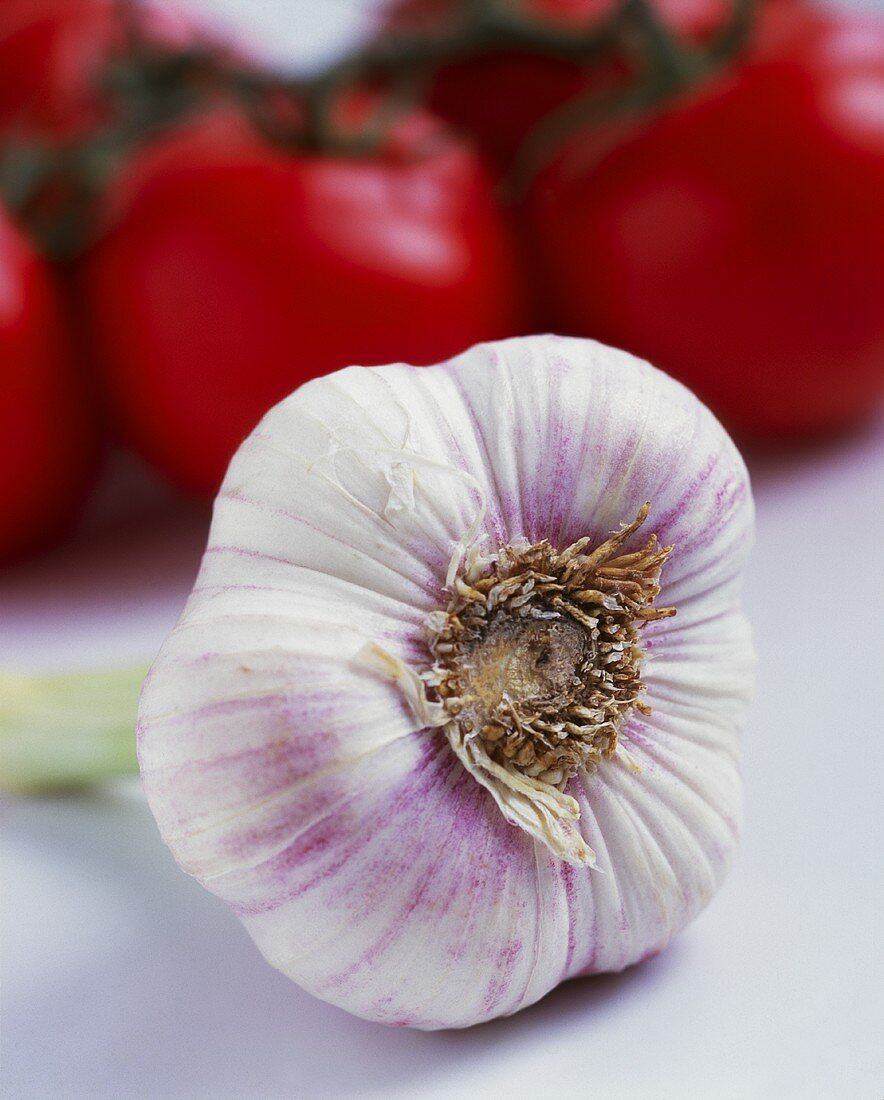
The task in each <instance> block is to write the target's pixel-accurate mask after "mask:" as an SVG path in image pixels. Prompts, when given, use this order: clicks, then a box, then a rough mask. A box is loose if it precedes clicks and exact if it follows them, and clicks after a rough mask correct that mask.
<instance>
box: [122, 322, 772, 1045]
mask: <svg viewBox="0 0 884 1100" xmlns="http://www.w3.org/2000/svg"><path fill="white" fill-rule="evenodd" d="M752 516H753V512H752V502H751V496H750V492H749V485H748V479H747V475H746V470H745V467H744V465H743V463H742V461H741V459H740V457H739V455H738V453H737V451H736V449H735V448H734V446H733V444H732V443H731V441H730V440H729V438H728V437H727V435H726V434H725V432H724V431H723V429H722V428H721V427H720V425H719V424H718V423H717V421H716V420H715V419H714V417H713V416H712V415H711V414H710V413H709V412H708V411H707V410H706V409H705V408H704V407H703V406H702V405H701V404H700V403H699V402H698V401H697V400H696V399H695V398H694V397H693V396H692V395H691V394H690V393H689V392H688V391H687V390H686V389H684V388H683V387H682V386H681V385H679V384H678V383H676V382H674V381H673V380H672V379H670V378H668V377H667V376H666V375H664V374H662V373H660V372H659V371H657V370H655V369H654V368H653V367H651V366H649V365H648V364H646V363H642V362H640V361H638V360H636V359H634V358H632V357H631V356H629V355H627V354H625V353H623V352H619V351H615V350H612V349H610V348H606V347H603V346H601V345H599V344H596V343H593V342H591V341H586V340H574V339H565V338H559V337H552V336H545V337H530V338H524V339H513V340H507V341H503V342H500V343H496V344H487V345H483V346H480V347H477V348H474V349H472V350H471V351H468V352H466V353H465V354H463V355H461V356H459V357H457V358H455V359H453V360H451V361H450V362H447V363H443V364H441V365H439V366H435V367H422V368H414V367H409V366H405V365H402V364H398V365H393V366H386V367H370V368H361V367H351V368H348V369H347V370H343V371H339V372H337V373H336V374H333V375H330V376H327V377H324V378H320V379H318V380H315V381H312V382H309V383H308V384H306V385H305V386H303V387H302V388H301V389H299V390H298V391H297V392H296V393H295V394H293V395H292V396H291V397H289V398H288V399H287V400H285V401H283V402H282V403H281V404H279V405H278V406H276V408H274V409H272V410H271V411H270V412H269V413H268V414H267V416H266V417H265V418H264V420H263V421H262V422H261V424H260V425H259V426H258V428H257V429H256V430H255V432H254V433H253V434H252V435H251V436H250V438H249V439H247V440H246V442H245V443H244V444H243V446H242V447H241V449H240V451H239V452H238V454H237V455H236V457H235V458H234V460H233V462H232V464H231V466H230V470H229V472H228V474H227V477H226V480H225V482H224V485H223V487H222V490H221V493H220V495H219V497H218V500H217V502H216V506H215V514H214V520H213V523H212V530H211V535H210V538H209V545H208V549H207V550H206V553H205V557H204V559H203V564H202V568H201V571H200V574H199V578H198V581H197V584H196V588H195V589H194V591H193V594H192V596H191V598H190V600H189V602H188V604H187V607H186V609H185V611H184V614H183V616H182V618H181V620H180V622H179V623H178V625H177V627H176V628H175V630H174V631H173V632H172V634H171V635H170V637H169V638H168V640H167V641H166V643H165V645H164V647H163V649H162V651H161V653H160V655H159V657H158V658H157V661H156V663H155V664H154V667H153V669H152V670H151V673H150V675H149V676H148V679H147V681H146V682H145V687H144V690H143V694H142V700H141V709H140V715H139V760H140V765H141V770H142V776H143V780H144V785H145V788H146V791H147V794H148V798H149V801H150V804H151V807H152V809H153V812H154V814H155V816H156V819H157V821H158V823H159V826H160V830H161V832H162V835H163V837H164V839H165V841H166V842H167V843H168V845H169V846H170V848H171V849H172V851H173V853H174V855H175V858H176V859H177V861H178V862H179V864H180V865H181V866H182V867H183V868H184V870H186V871H188V872H189V873H190V874H192V875H194V876H196V877H197V878H198V879H199V880H200V881H201V882H202V883H203V884H204V885H205V886H207V887H208V889H210V890H211V891H213V892H214V893H216V894H217V895H218V896H219V897H221V898H223V899H224V900H225V901H226V902H228V903H229V904H230V905H231V906H232V907H233V910H234V911H235V912H236V913H237V915H238V916H239V917H240V918H241V920H242V921H243V923H244V924H245V926H246V928H247V929H248V931H249V932H250V934H251V935H252V937H253V938H254V940H255V942H256V943H257V945H258V946H259V948H260V949H261V951H262V952H263V953H264V955H265V956H266V957H267V959H268V960H269V961H270V962H271V963H273V965H274V966H276V967H278V968H279V969H280V970H282V971H283V972H284V973H286V974H288V975H289V976H290V977H292V978H293V979H294V980H295V981H297V982H299V983H300V984H301V985H302V986H304V988H306V989H307V990H309V991H310V992H312V993H314V994H315V995H317V996H319V997H322V998H324V999H325V1000H328V1001H331V1002H333V1003H335V1004H338V1005H341V1006H342V1007H344V1008H346V1009H348V1010H349V1011H351V1012H354V1013H356V1014H358V1015H360V1016H364V1017H367V1018H370V1019H373V1020H379V1021H382V1022H385V1023H388V1024H399V1025H411V1026H415V1027H422V1028H439V1027H461V1026H465V1025H468V1024H472V1023H476V1022H478V1021H481V1020H486V1019H489V1018H491V1017H494V1016H499V1015H504V1014H508V1013H512V1012H515V1011H517V1010H518V1009H520V1008H523V1007H524V1006H526V1005H529V1004H532V1003H533V1002H534V1001H536V1000H538V999H539V998H540V997H542V996H543V995H544V994H545V993H547V992H548V991H549V990H550V989H552V988H553V987H554V986H556V985H557V984H558V983H559V982H561V981H563V980H564V979H566V978H569V977H573V976H575V975H579V974H590V973H594V972H598V971H610V970H620V969H622V968H623V967H626V966H628V965H629V964H631V963H634V962H636V961H638V960H640V959H642V958H644V957H647V956H650V955H653V954H655V953H656V952H658V951H659V950H660V949H661V948H663V947H664V946H665V945H666V943H667V942H668V941H669V940H670V939H671V937H672V936H673V935H674V934H675V933H677V932H678V931H679V930H680V929H681V928H682V927H683V926H684V925H685V924H686V923H687V922H688V921H689V920H691V918H693V917H694V916H695V915H696V914H697V913H698V912H699V911H700V910H701V909H702V908H703V906H704V905H705V904H706V903H707V902H708V901H709V899H710V898H711V896H712V895H713V893H714V892H715V890H716V889H717V888H718V886H719V885H720V883H721V881H722V878H723V876H724V873H725V871H726V868H727V865H728V862H729V859H730V856H731V854H732V852H733V850H734V846H735V843H736V838H737V830H738V817H739V808H740V780H739V774H738V762H737V758H738V732H739V727H740V723H741V720H742V716H743V711H744V707H745V704H746V702H747V698H748V696H749V692H750V687H751V678H752V652H751V645H750V642H749V636H748V629H747V625H746V622H745V620H744V618H743V616H742V614H741V612H740V609H739V588H740V570H741V567H742V564H743V561H744V558H745V555H746V552H747V550H748V547H749V545H750V542H751V537H752ZM646 532H648V533H647V534H646ZM650 532H653V533H650ZM676 611H677V614H675V612H676Z"/></svg>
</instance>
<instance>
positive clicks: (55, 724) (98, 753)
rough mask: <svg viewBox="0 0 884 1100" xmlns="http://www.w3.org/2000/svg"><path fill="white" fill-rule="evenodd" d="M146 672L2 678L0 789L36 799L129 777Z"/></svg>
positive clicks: (0, 673)
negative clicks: (41, 793) (45, 793)
mask: <svg viewBox="0 0 884 1100" xmlns="http://www.w3.org/2000/svg"><path fill="white" fill-rule="evenodd" d="M146 674H147V667H146V666H144V665H138V666H136V667H134V668H119V669H109V670H103V671H89V672H81V673H76V672H75V673H65V674H63V675H59V674H57V673H55V674H45V673H38V674H35V673H30V672H19V671H15V670H0V788H3V789H5V790H12V791H19V792H29V793H35V792H38V791H47V790H59V789H70V788H75V787H83V786H89V785H91V784H94V783H98V782H101V781H102V780H105V779H111V778H114V777H116V776H123V775H134V774H136V773H137V771H138V764H137V761H136V758H135V716H136V713H137V709H138V694H139V691H140V690H141V683H142V681H143V680H144V677H145V675H146Z"/></svg>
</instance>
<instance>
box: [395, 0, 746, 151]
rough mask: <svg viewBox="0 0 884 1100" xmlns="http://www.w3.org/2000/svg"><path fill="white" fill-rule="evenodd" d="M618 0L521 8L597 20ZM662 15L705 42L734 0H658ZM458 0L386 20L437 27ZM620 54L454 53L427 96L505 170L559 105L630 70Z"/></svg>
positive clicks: (403, 9)
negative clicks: (579, 57) (580, 57)
mask: <svg viewBox="0 0 884 1100" xmlns="http://www.w3.org/2000/svg"><path fill="white" fill-rule="evenodd" d="M618 5H619V0H533V3H527V4H519V5H516V4H515V0H514V4H513V6H514V7H516V6H517V7H518V9H519V10H521V11H527V14H529V15H532V16H534V17H536V18H538V19H543V20H546V21H547V22H550V23H553V24H554V25H557V26H566V27H573V28H574V29H575V32H576V30H577V29H578V28H579V29H585V28H587V27H592V26H593V25H594V24H598V23H600V22H601V21H602V20H603V19H605V18H607V17H608V16H610V15H611V14H612V12H613V11H614V10H615V9H616V8H617V7H618ZM655 5H656V8H657V11H658V13H659V15H660V16H661V17H662V18H663V19H664V20H665V21H666V22H667V24H668V25H669V26H670V28H671V29H672V30H673V31H674V32H675V33H676V34H678V35H681V36H682V37H683V38H684V39H685V40H686V41H694V42H700V41H703V40H705V39H707V38H708V37H710V35H711V34H712V33H713V32H714V31H715V30H716V29H718V28H720V27H721V26H722V25H723V24H724V21H725V19H726V18H727V14H728V12H729V10H730V4H729V0H655ZM457 7H458V3H457V0H404V2H400V3H398V4H395V5H394V6H393V7H392V8H391V10H390V11H389V13H388V15H387V28H388V29H392V30H394V31H399V32H402V31H405V30H410V31H411V32H412V33H413V32H415V31H419V32H421V33H427V34H431V33H434V32H438V30H439V28H440V26H444V24H445V21H446V19H448V20H449V21H450V20H451V18H452V12H453V11H454V10H455V9H456V8H457ZM627 75H628V73H627V67H626V65H625V64H624V62H623V60H622V59H621V58H616V57H603V58H592V59H590V60H588V61H587V63H585V64H581V63H578V62H574V61H569V60H565V59H562V58H556V57H551V56H549V55H545V54H543V53H539V52H533V53H532V52H529V51H528V50H513V49H500V50H492V51H490V52H484V51H483V52H482V53H481V54H477V55H476V56H474V57H466V58H460V59H452V60H451V61H449V62H446V63H445V64H444V65H442V66H440V67H439V69H438V70H437V71H436V73H435V74H434V76H433V79H432V81H431V84H430V89H429V94H428V97H427V104H428V106H429V107H430V109H431V110H432V111H433V112H434V113H435V114H437V115H439V117H440V118H443V119H445V120H446V121H447V122H449V123H451V124H452V125H453V126H456V127H458V128H459V129H461V130H463V131H464V132H465V133H467V134H469V135H470V136H471V137H473V138H474V140H475V141H476V142H477V144H478V145H479V147H480V148H481V149H482V150H483V151H484V152H485V153H486V154H487V155H488V156H489V157H490V158H491V159H492V161H493V162H494V163H495V164H496V165H497V166H498V167H499V168H500V169H502V170H505V169H506V168H507V166H508V165H509V164H510V163H511V161H512V160H513V157H514V156H515V154H516V153H517V152H518V150H519V148H520V147H521V145H522V143H523V142H524V140H525V138H526V137H527V136H528V135H529V134H530V133H531V132H532V131H533V130H534V128H535V127H536V126H537V125H538V124H539V123H541V122H542V120H543V119H544V118H545V117H546V116H548V115H549V114H550V112H552V111H554V110H555V109H556V108H557V107H560V106H561V105H562V104H564V103H566V102H567V101H569V100H572V99H574V98H575V97H576V96H578V95H581V94H585V93H589V92H593V91H595V92H598V91H602V90H603V89H607V88H611V87H614V86H616V85H617V84H618V83H620V82H622V81H623V80H624V79H625V78H626V77H627Z"/></svg>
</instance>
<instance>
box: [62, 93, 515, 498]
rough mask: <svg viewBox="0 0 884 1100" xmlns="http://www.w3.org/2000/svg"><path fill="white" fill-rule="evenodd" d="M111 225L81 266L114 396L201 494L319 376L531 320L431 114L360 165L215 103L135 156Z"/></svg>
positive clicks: (441, 347) (467, 165)
mask: <svg viewBox="0 0 884 1100" xmlns="http://www.w3.org/2000/svg"><path fill="white" fill-rule="evenodd" d="M108 218H109V221H110V222H111V224H112V228H111V229H110V231H109V233H108V234H107V236H106V237H105V238H104V239H103V240H102V241H101V242H100V243H99V244H98V245H97V246H96V247H95V248H94V249H93V250H92V251H91V252H90V253H89V254H87V255H86V256H85V257H84V259H83V260H82V262H81V264H80V268H79V285H80V288H81V291H82V301H83V305H84V312H85V314H86V316H87V318H88V320H89V323H90V325H91V329H92V332H93V334H94V337H95V342H96V348H97V351H98V357H99V359H100V362H101V365H102V368H103V376H104V381H105V384H106V388H107V391H108V394H109V397H110V400H111V402H112V405H113V407H114V409H115V411H116V417H117V421H118V423H119V424H120V425H121V427H122V430H123V432H124V433H125V435H126V436H127V437H128V438H129V440H130V441H131V442H132V443H133V444H134V445H135V446H136V447H137V449H139V450H140V451H141V452H142V453H143V454H144V455H145V456H146V457H147V458H148V459H150V460H151V461H152V462H154V463H155V464H156V465H157V466H158V467H159V468H160V469H162V470H164V471H165V472H166V474H167V475H168V476H169V477H170V478H172V479H173V480H174V481H175V482H177V483H178V484H180V485H182V486H184V487H186V488H189V489H192V490H195V491H198V492H202V493H208V492H211V491H213V490H215V489H217V487H218V484H219V481H220V479H221V477H222V475H223V473H224V470H225V468H226V465H227V462H228V461H229V459H230V457H231V455H232V453H233V451H234V449H235V448H236V447H237V445H238V444H239V442H240V441H241V440H242V439H243V437H244V436H245V435H246V434H247V433H248V432H249V431H250V430H251V428H252V427H254V425H255V424H256V422H257V421H258V419H259V418H260V416H261V415H262V414H263V413H264V412H265V411H266V410H267V408H268V407H269V406H270V405H271V404H273V403H274V402H275V401H278V400H279V399H280V398H282V397H283V396H284V395H286V394H287V393H289V392H290V391H291V390H293V389H294V388H295V387H296V386H298V385H299V384H300V383H302V382H304V381H305V380H307V379H308V378H312V377H314V376H315V375H319V374H324V373H326V372H327V371H330V370H334V369H336V368H338V367H343V366H345V365H347V364H350V363H384V362H388V361H391V360H397V359H404V360H409V361H411V362H417V363H429V362H433V361H436V360H439V359H442V358H445V357H446V356H449V355H451V354H453V353H455V352H457V351H459V350H461V349H463V348H465V347H467V346H468V345H470V344H473V343H475V342H476V341H479V340H484V339H490V338H494V337H500V336H504V335H508V334H510V333H512V332H514V331H516V330H517V329H518V328H519V326H520V323H521V324H524V319H523V316H522V309H521V301H520V293H519V290H518V281H517V278H516V275H515V260H514V255H513V249H512V245H511V241H510V238H509V235H508V233H507V228H506V226H505V225H504V224H503V222H502V219H501V216H500V214H499V213H498V211H497V210H496V209H495V207H494V205H493V202H492V198H491V193H490V188H489V183H488V180H487V178H486V176H485V174H484V172H483V169H482V168H481V166H480V163H479V162H478V160H477V159H476V156H475V155H474V153H473V152H472V151H471V150H470V149H469V148H468V147H467V146H465V145H464V144H462V143H461V142H459V141H457V140H456V139H453V138H451V137H449V136H447V135H446V134H445V133H444V132H442V131H441V130H440V128H439V126H438V124H437V123H435V122H431V121H430V120H429V119H428V117H427V116H420V115H414V116H411V117H410V118H409V120H408V122H407V125H406V126H405V127H403V130H402V132H401V133H399V134H398V135H397V136H396V138H395V140H392V141H391V142H390V143H389V145H388V147H387V148H386V149H385V150H384V151H383V152H382V153H380V154H377V155H375V156H372V157H369V158H362V159H357V158H345V157H343V156H317V155H307V154H287V153H284V152H282V151H279V150H277V149H273V148H270V147H268V146H267V145H266V144H265V143H264V142H263V141H262V140H260V139H259V138H258V137H256V136H255V135H254V134H253V133H252V132H251V131H249V130H248V129H247V127H246V126H245V124H244V123H243V122H242V121H241V120H239V119H237V118H235V117H232V116H230V115H227V114H225V115H221V114H218V115H215V116H213V117H209V118H207V119H203V120H201V121H199V122H196V123H194V124H191V125H190V126H188V127H187V128H185V129H182V130H181V131H180V132H178V133H176V134H173V135H171V136H168V137H166V138H165V139H162V140H161V141H159V142H158V143H157V144H156V145H155V146H154V147H153V148H151V149H150V150H147V151H145V152H144V153H143V154H142V155H141V156H140V157H139V158H138V159H136V160H135V161H133V163H132V164H131V165H130V168H129V171H128V172H127V173H126V176H125V178H122V179H120V180H119V181H118V184H117V186H116V187H115V188H114V190H113V193H112V194H111V195H109V196H108Z"/></svg>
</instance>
